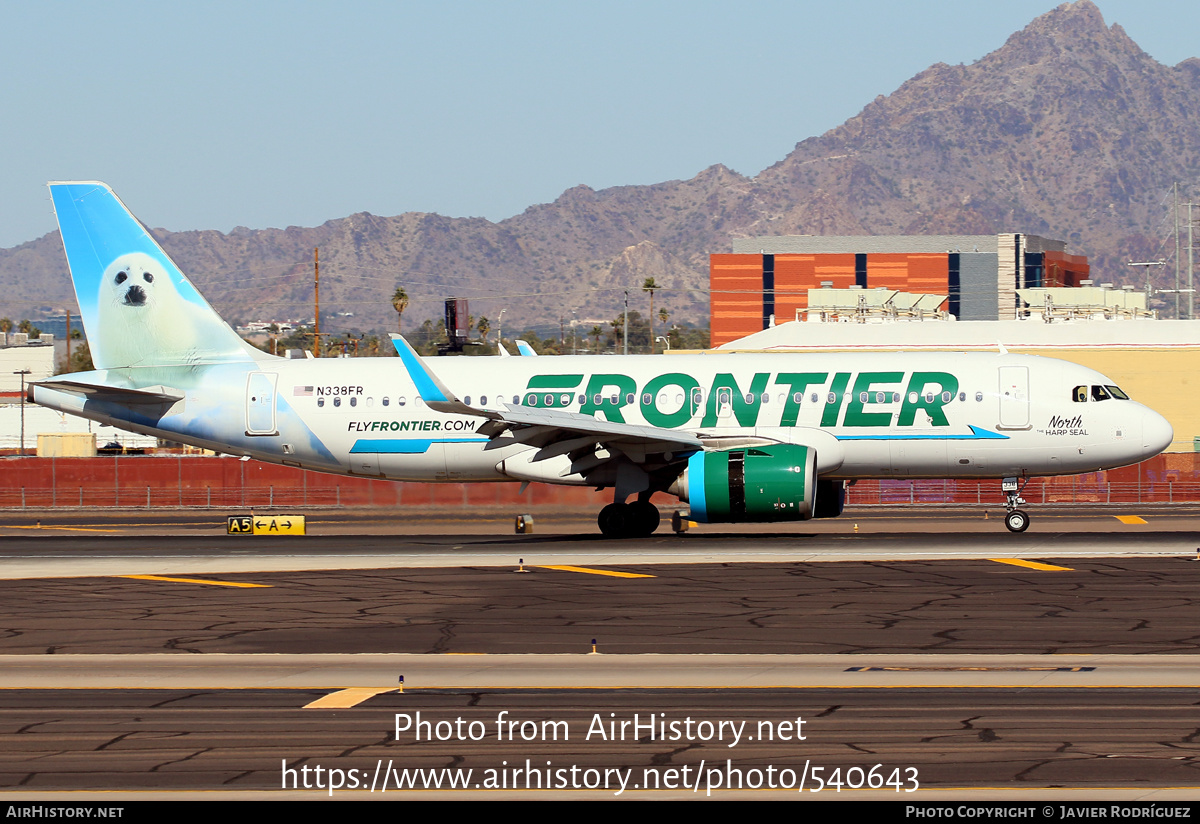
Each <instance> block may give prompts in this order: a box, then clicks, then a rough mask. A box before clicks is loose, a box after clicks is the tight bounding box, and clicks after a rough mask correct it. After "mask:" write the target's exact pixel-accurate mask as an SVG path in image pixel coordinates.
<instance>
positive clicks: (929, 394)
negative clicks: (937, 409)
mask: <svg viewBox="0 0 1200 824" xmlns="http://www.w3.org/2000/svg"><path fill="white" fill-rule="evenodd" d="M925 403H933V393H932V392H926V393H925Z"/></svg>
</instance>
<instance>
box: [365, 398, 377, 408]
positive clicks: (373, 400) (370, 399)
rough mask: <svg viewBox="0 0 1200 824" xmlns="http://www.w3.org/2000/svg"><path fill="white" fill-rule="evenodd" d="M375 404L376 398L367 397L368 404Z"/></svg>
mask: <svg viewBox="0 0 1200 824" xmlns="http://www.w3.org/2000/svg"><path fill="white" fill-rule="evenodd" d="M374 405H375V399H374V398H367V406H374Z"/></svg>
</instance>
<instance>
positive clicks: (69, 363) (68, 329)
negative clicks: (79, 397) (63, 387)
mask: <svg viewBox="0 0 1200 824" xmlns="http://www.w3.org/2000/svg"><path fill="white" fill-rule="evenodd" d="M66 368H67V371H68V372H69V371H71V310H70V309H68V310H67V365H66Z"/></svg>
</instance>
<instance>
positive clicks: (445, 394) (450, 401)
mask: <svg viewBox="0 0 1200 824" xmlns="http://www.w3.org/2000/svg"><path fill="white" fill-rule="evenodd" d="M391 337H392V343H393V344H394V345H395V347H396V352H397V353H398V354H399V355H400V358H401V360H402V361H403V362H404V366H405V368H406V369H407V370H408V373H409V376H410V377H411V378H412V380H413V383H414V384H416V387H417V391H418V392H419V393H420V395H421V398H422V399H423V400H424V401H425V403H426V404H427V405H428V406H429V408H431V409H434V410H437V411H438V412H447V413H452V414H458V415H474V416H476V417H481V418H487V419H488V420H487V422H486V423H483V424H482V425H480V427H479V428H478V429H477V430H475V431H476V432H478V433H479V434H481V435H485V436H487V437H488V438H489V439H490V440H491V443H489V444H488V446H487V447H486V448H487V449H499V448H501V447H504V446H511V445H513V444H526V445H528V446H534V447H537V448H538V452H537V454H536V455H535V456H534V457H533V458H532V459H531V461H530V462H531V463H536V462H539V461H543V460H546V459H547V458H553V457H555V456H558V455H568V454H570V455H571V456H572V458H573V459H575V458H578V457H581V456H583V455H585V454H587V453H593V454H594V453H595V450H596V448H597V447H603V448H604V449H606V450H608V451H609V452H610V453H613V452H618V453H620V454H622V455H624V456H625V457H627V458H629V459H630V460H631V461H633V462H634V463H636V464H646V463H652V464H655V465H659V466H661V465H663V464H665V463H671V462H675V461H679V462H682V461H683V460H684V459H685V458H686V457H687V456H688V455H691V454H692V453H694V452H699V451H701V450H703V448H704V445H703V444H702V443H701V441H700V439H699V438H697V437H696V436H695V435H693V434H691V433H688V432H678V431H676V430H673V429H661V428H658V427H653V426H636V425H633V424H627V423H614V422H613V421H606V420H600V419H598V418H593V417H591V416H590V415H581V414H579V413H578V412H567V411H565V410H562V409H543V408H538V407H532V406H514V405H511V404H505V406H506V407H507V408H506V409H505V410H504V411H498V410H488V409H478V408H476V407H472V406H468V405H467V404H464V403H463V402H462V401H460V400H459V399H458V398H457V397H456V396H455V395H454V393H453V392H452V391H451V390H450V389H449V388H448V387H447V386H446V385H445V384H443V383H442V382H441V381H440V380H439V379H438V377H437V376H436V375H435V374H433V372H432V371H431V370H430V369H429V367H428V366H427V365H426V364H425V362H424V360H423V359H422V358H421V356H420V355H418V354H417V353H416V351H415V350H414V349H413V348H412V347H411V346H410V345H409V343H408V341H406V340H404V338H403V337H401V336H400V335H395V334H393V335H392V336H391ZM603 461H604V459H603V458H598V459H593V460H592V461H589V463H593V464H594V465H598V464H599V463H602V462H603Z"/></svg>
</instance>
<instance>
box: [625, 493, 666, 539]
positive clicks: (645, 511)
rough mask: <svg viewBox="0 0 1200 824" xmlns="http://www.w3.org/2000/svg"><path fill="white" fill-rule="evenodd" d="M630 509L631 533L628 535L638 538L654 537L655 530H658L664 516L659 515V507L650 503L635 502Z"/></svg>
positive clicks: (630, 505)
mask: <svg viewBox="0 0 1200 824" xmlns="http://www.w3.org/2000/svg"><path fill="white" fill-rule="evenodd" d="M628 509H629V531H628V533H627V534H628V535H630V536H631V537H636V538H646V537H649V536H650V535H653V534H654V530H656V529H658V525H659V523H660V522H661V521H662V516H661V515H659V514H658V507H656V506H655V505H654V504H652V503H650V502H649V501H634V502H633V503H631V504H629V505H628Z"/></svg>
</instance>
